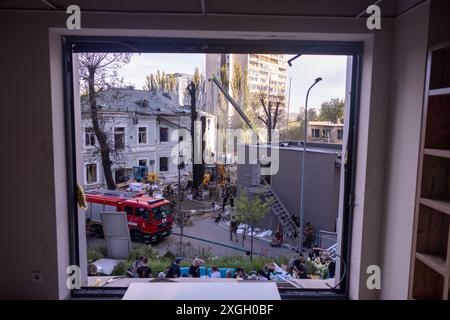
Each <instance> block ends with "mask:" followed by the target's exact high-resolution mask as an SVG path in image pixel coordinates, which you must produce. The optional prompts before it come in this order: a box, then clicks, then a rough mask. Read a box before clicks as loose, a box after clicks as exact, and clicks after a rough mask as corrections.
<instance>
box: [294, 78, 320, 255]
mask: <svg viewBox="0 0 450 320" xmlns="http://www.w3.org/2000/svg"><path fill="white" fill-rule="evenodd" d="M321 80H322V78H316V80H314V83H313V84H312V85H311V86H310V87H309V89H308V92H307V93H306V102H305V120H304V124H305V128H304V130H305V131H304V136H303V155H302V175H301V186H300V219H299V229H300V230H299V232H298V235H297V236H298V253H299V254H300V252H301V249H303V241H302V240H303V225H304V223H305V221H304V219H305V197H304V189H305V153H306V137H307V134H308V97H309V92H310V91H311V89H312V88H313V87H314V86H315V85H316V84H317V83H319V81H321Z"/></svg>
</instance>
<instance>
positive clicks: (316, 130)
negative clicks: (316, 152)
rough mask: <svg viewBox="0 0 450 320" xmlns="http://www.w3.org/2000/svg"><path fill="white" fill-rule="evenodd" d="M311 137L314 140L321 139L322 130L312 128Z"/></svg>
mask: <svg viewBox="0 0 450 320" xmlns="http://www.w3.org/2000/svg"><path fill="white" fill-rule="evenodd" d="M315 133H318V135H316V134H315ZM311 136H312V137H313V138H320V129H317V128H311Z"/></svg>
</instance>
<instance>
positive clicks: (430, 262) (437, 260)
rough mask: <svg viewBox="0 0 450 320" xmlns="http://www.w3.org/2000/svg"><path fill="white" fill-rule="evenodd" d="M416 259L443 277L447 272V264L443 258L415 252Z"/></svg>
mask: <svg viewBox="0 0 450 320" xmlns="http://www.w3.org/2000/svg"><path fill="white" fill-rule="evenodd" d="M416 258H417V259H418V260H420V261H422V262H423V263H425V264H426V265H427V266H428V267H430V268H431V269H433V270H434V271H436V272H437V273H439V274H441V275H442V276H444V277H445V274H446V272H447V262H446V261H445V259H444V257H441V256H437V255H433V254H427V253H421V252H416Z"/></svg>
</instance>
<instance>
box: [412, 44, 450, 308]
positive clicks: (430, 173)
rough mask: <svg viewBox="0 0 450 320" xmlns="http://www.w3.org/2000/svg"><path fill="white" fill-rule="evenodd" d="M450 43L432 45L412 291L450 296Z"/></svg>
mask: <svg viewBox="0 0 450 320" xmlns="http://www.w3.org/2000/svg"><path fill="white" fill-rule="evenodd" d="M449 229H450V43H447V44H443V45H440V46H437V47H435V48H433V49H431V50H430V53H429V55H428V63H427V88H426V95H425V101H424V112H423V121H422V139H421V150H420V159H419V170H418V183H417V197H416V211H415V219H414V235H413V248H412V249H413V250H412V257H411V275H410V290H409V296H410V298H411V299H444V300H449V299H450V297H449V291H450V285H449V284H450V232H449Z"/></svg>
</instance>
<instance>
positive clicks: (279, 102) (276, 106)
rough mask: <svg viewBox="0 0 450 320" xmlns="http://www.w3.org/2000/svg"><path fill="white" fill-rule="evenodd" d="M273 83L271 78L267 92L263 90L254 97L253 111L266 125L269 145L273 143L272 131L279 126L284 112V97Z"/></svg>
mask: <svg viewBox="0 0 450 320" xmlns="http://www.w3.org/2000/svg"><path fill="white" fill-rule="evenodd" d="M272 84H273V82H272V81H271V80H270V77H269V85H268V87H267V90H264V89H262V90H261V91H260V92H258V93H255V94H253V96H252V99H251V100H252V103H251V104H252V109H253V110H254V112H255V113H256V117H257V118H258V119H259V121H261V122H262V123H263V124H264V128H265V130H266V133H267V143H269V144H270V143H271V142H272V131H273V130H275V129H276V128H277V126H279V121H280V119H282V118H283V112H284V95H282V94H279V92H278V91H277V89H276V88H273V87H272Z"/></svg>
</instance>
